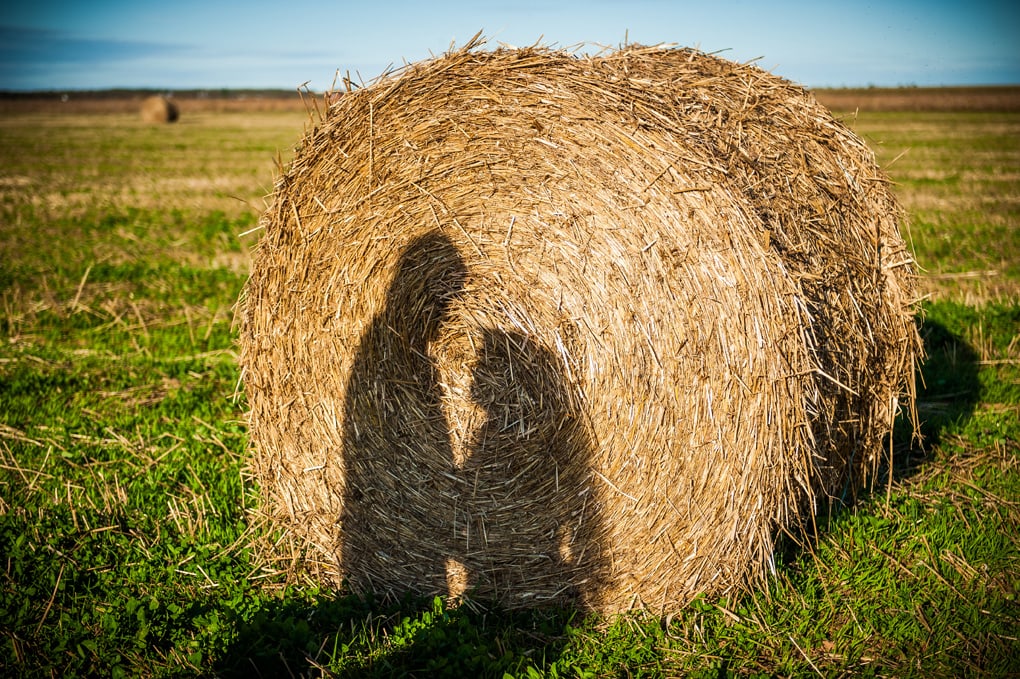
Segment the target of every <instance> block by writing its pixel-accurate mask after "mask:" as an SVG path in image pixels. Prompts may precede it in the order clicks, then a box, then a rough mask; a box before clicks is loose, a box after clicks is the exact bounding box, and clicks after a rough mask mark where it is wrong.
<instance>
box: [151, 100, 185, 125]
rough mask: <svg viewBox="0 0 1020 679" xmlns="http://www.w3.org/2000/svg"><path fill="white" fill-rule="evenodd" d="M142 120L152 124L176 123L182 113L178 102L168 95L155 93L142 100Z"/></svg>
mask: <svg viewBox="0 0 1020 679" xmlns="http://www.w3.org/2000/svg"><path fill="white" fill-rule="evenodd" d="M141 114H142V120H143V121H144V122H147V123H151V124H161V123H175V122H177V118H178V117H179V115H180V112H179V111H178V110H177V104H175V103H174V102H172V101H170V100H169V99H167V98H166V97H163V96H160V95H153V96H151V97H146V98H145V99H143V100H142V107H141Z"/></svg>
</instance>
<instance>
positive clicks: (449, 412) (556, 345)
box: [240, 42, 920, 613]
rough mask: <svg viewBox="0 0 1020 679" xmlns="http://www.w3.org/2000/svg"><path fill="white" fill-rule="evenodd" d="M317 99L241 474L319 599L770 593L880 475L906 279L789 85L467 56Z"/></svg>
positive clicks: (880, 192)
mask: <svg viewBox="0 0 1020 679" xmlns="http://www.w3.org/2000/svg"><path fill="white" fill-rule="evenodd" d="M323 105H324V109H323V111H322V112H321V113H320V118H319V119H318V121H317V124H315V125H314V126H313V127H312V129H310V130H309V131H308V132H307V133H306V135H305V136H304V139H303V140H302V142H301V146H300V148H299V149H298V150H297V152H296V155H295V157H294V160H293V162H292V164H291V165H290V166H289V168H288V169H287V170H286V171H285V172H284V173H283V174H282V176H280V177H279V179H278V181H277V185H276V189H275V195H274V198H273V202H272V204H271V207H270V208H269V210H268V211H267V212H266V213H265V215H264V217H263V219H262V222H261V224H262V226H263V227H264V229H265V231H264V235H263V236H262V238H261V240H260V243H259V245H258V247H257V250H256V252H255V257H254V261H253V266H252V272H251V277H250V280H249V282H248V284H247V286H246V290H245V295H244V298H243V300H242V306H241V337H240V356H241V358H240V360H241V365H242V370H243V372H242V375H243V380H244V384H245V387H246V390H247V397H248V403H249V407H250V413H249V423H250V434H251V442H252V445H253V451H254V454H253V461H252V466H253V470H254V473H255V476H256V478H257V479H258V481H259V483H260V485H261V489H262V492H263V494H264V501H265V508H266V510H267V511H268V512H269V513H270V514H271V515H272V517H273V519H274V520H275V521H276V522H277V525H278V526H279V527H280V528H281V529H282V531H283V537H282V538H281V540H280V541H279V543H278V544H279V545H283V546H289V547H288V548H289V549H292V550H294V552H293V554H295V555H300V558H299V559H298V557H297V556H295V559H298V560H300V562H301V563H302V564H303V567H305V568H308V569H310V571H311V574H312V576H313V577H315V578H317V579H319V580H320V581H321V582H323V583H325V584H330V585H337V586H339V585H340V584H341V583H342V582H346V583H347V585H348V586H349V587H350V588H351V589H352V590H353V591H356V592H360V593H367V592H375V593H376V594H394V595H396V594H399V593H401V592H404V591H411V592H415V593H419V594H425V595H430V594H449V595H453V596H459V595H464V594H467V595H473V596H475V597H481V598H486V599H490V600H496V601H497V602H499V603H500V604H502V605H505V606H509V607H518V606H529V605H535V604H541V603H546V602H564V601H570V602H574V603H577V604H579V605H581V606H584V607H588V608H592V609H596V610H600V611H603V612H607V613H609V612H613V611H619V610H623V609H627V608H630V607H632V606H643V607H647V608H649V609H651V610H654V611H658V612H662V613H668V612H669V611H673V610H677V609H678V608H680V607H682V606H684V605H685V604H687V603H688V602H689V601H690V600H691V598H692V597H694V596H696V595H698V594H705V595H708V596H719V595H724V594H729V593H732V592H734V591H736V590H740V589H743V588H746V587H748V586H752V585H755V584H758V583H760V582H761V581H762V580H763V579H764V578H765V577H766V576H767V574H768V572H769V570H770V568H771V567H772V565H773V558H774V556H773V555H774V552H775V548H776V541H777V539H778V538H779V536H780V535H782V534H784V533H786V534H789V535H792V536H794V537H795V538H797V539H803V538H808V537H810V535H811V534H812V517H813V516H814V514H815V512H816V511H817V510H818V509H819V508H821V507H822V506H824V505H825V504H827V503H829V502H832V501H841V500H848V499H849V498H851V497H852V496H853V493H854V492H855V491H856V490H857V489H858V488H859V487H860V485H861V483H862V482H864V481H865V480H866V477H867V475H868V474H873V472H874V470H875V469H876V466H877V464H878V462H879V460H880V458H881V457H882V455H883V450H884V448H883V445H884V444H883V441H884V440H886V437H887V435H888V433H889V431H890V427H891V424H892V421H893V418H894V417H895V416H896V413H897V412H898V409H899V404H900V403H901V402H905V403H908V404H912V399H913V366H914V361H915V360H916V358H917V356H918V352H919V351H920V345H919V341H918V336H917V331H916V328H915V326H914V322H913V311H914V310H913V301H914V292H913V286H914V265H913V262H912V258H911V256H910V253H909V252H908V250H907V248H906V247H905V245H904V241H903V239H902V238H901V236H900V233H899V226H900V220H901V213H900V211H899V209H898V207H897V205H896V203H895V201H894V198H893V196H892V194H891V193H890V189H889V182H888V181H887V180H886V178H885V177H884V176H883V175H882V173H881V171H880V170H879V169H878V168H877V166H876V164H875V161H874V158H873V156H872V154H871V153H870V152H869V150H868V149H867V147H866V146H865V144H864V143H863V142H862V141H861V140H860V139H859V138H858V137H856V136H855V135H854V134H853V133H852V132H851V131H850V130H849V129H848V128H847V127H845V126H844V125H843V124H842V123H841V122H839V121H838V120H835V119H834V118H833V117H832V116H831V115H830V114H829V113H828V112H827V111H826V110H825V109H824V108H823V107H822V106H820V105H819V104H818V103H817V102H816V101H815V99H814V98H813V97H812V96H811V95H810V94H809V93H807V92H806V91H804V90H803V89H802V88H800V87H798V86H796V85H794V84H791V83H790V82H788V81H785V80H783V79H781V78H779V77H776V76H774V75H771V74H769V73H767V72H764V71H762V70H760V69H758V68H756V67H754V66H752V65H741V64H735V63H731V62H728V61H725V60H722V59H719V58H716V57H713V56H709V55H705V54H703V53H700V52H697V51H694V50H690V49H673V48H665V47H642V46H629V47H625V48H622V49H620V50H618V51H614V52H609V53H602V54H598V55H578V54H570V53H566V52H561V51H555V50H550V49H545V48H540V47H533V48H528V49H510V48H500V49H495V50H492V51H487V50H482V49H478V44H477V43H474V42H473V43H471V44H469V45H468V46H467V47H465V48H463V49H460V50H456V51H452V52H451V53H449V54H446V55H443V56H440V57H437V58H434V59H431V60H427V61H424V62H420V63H415V64H411V65H408V66H407V67H405V68H403V69H401V70H400V71H398V72H395V73H391V74H388V75H386V76H384V77H382V78H380V79H379V80H377V81H375V82H373V83H371V84H370V85H368V86H366V87H362V88H356V87H354V86H352V85H350V84H348V86H347V88H346V91H344V92H343V93H342V96H332V95H327V99H326V100H325V102H324V104H323ZM279 549H283V547H279Z"/></svg>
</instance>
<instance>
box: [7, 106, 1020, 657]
mask: <svg viewBox="0 0 1020 679" xmlns="http://www.w3.org/2000/svg"><path fill="white" fill-rule="evenodd" d="M883 94H885V95H887V97H888V98H887V99H884V100H883V99H881V96H882V95H883ZM920 94H925V95H931V98H930V100H929V101H930V102H940V103H930V104H929V105H927V106H919V105H917V102H918V101H919V100H920V99H919V98H918V95H919V92H918V91H917V90H908V91H903V92H896V91H873V90H862V91H858V92H857V93H856V94H855V93H854V92H825V93H821V94H820V97H821V98H822V100H823V101H827V102H829V101H831V102H832V104H831V105H833V106H838V107H839V109H838V110H839V111H841V112H843V113H845V114H846V116H847V121H848V123H849V124H850V126H851V127H852V128H853V129H854V130H855V131H857V133H858V134H860V135H861V136H862V137H864V139H865V140H866V141H867V142H868V143H869V145H870V146H871V147H872V149H873V150H874V151H875V153H876V156H877V158H878V161H879V164H880V165H882V166H883V167H884V168H885V169H886V170H887V172H888V173H889V175H890V176H891V178H892V180H893V181H894V183H895V192H896V194H897V196H898V197H899V199H900V200H901V202H902V203H903V205H904V207H905V208H906V210H907V211H908V213H909V215H910V230H909V234H907V235H908V239H909V241H910V242H911V243H912V245H913V248H914V250H915V252H916V255H917V259H918V261H919V263H920V265H921V267H922V269H923V272H922V273H923V280H922V287H923V289H924V293H925V295H926V298H925V300H924V301H923V302H922V305H921V306H922V310H923V313H922V314H920V315H919V316H918V319H917V322H918V323H919V324H920V328H921V334H922V337H923V339H924V341H925V345H926V350H927V352H928V355H929V359H928V361H927V362H926V364H925V365H924V366H923V367H922V369H921V371H920V372H921V374H920V376H919V377H920V379H921V380H923V383H919V393H920V400H919V404H918V409H919V414H920V416H921V419H922V421H923V433H924V435H925V443H924V444H923V445H921V444H918V443H917V442H915V441H912V439H911V437H910V436H909V433H908V432H906V427H903V431H902V432H899V433H898V434H897V435H896V436H895V437H894V441H893V445H894V449H895V464H894V465H893V467H892V469H888V468H886V469H884V470H883V471H882V473H881V474H880V478H879V480H878V484H877V487H876V488H875V489H873V491H872V492H871V493H870V494H867V495H866V496H865V497H864V498H863V499H862V501H861V502H860V503H859V504H858V505H857V506H856V507H854V508H845V509H841V510H839V511H837V512H835V513H833V514H832V515H830V516H826V517H823V525H822V526H821V528H822V537H821V539H820V540H819V542H818V543H817V544H816V545H813V546H812V547H811V548H810V549H807V550H799V549H796V548H794V547H793V546H787V547H788V548H787V549H786V550H785V551H784V553H783V554H781V555H780V557H781V558H780V559H779V564H780V565H779V571H778V573H777V574H776V576H775V577H774V578H773V579H772V580H771V581H770V583H769V586H768V587H767V588H766V589H765V590H763V591H760V592H757V593H755V594H752V595H746V596H744V597H741V598H739V599H736V600H708V599H699V600H697V601H695V603H694V604H693V605H692V606H691V607H690V608H689V609H687V610H685V611H684V612H683V613H681V614H678V615H676V616H673V617H671V618H670V619H668V620H665V621H660V620H658V619H650V618H645V617H642V616H640V615H628V616H623V617H621V618H614V619H611V620H604V619H598V618H594V617H591V618H583V617H581V616H579V615H578V614H576V613H572V612H571V611H567V610H541V611H523V612H522V611H515V612H512V613H508V612H501V611H496V610H486V609H485V608H483V607H482V606H481V605H480V604H479V605H475V606H471V607H467V606H462V607H459V608H457V607H450V606H447V604H446V602H444V601H443V600H440V599H437V600H435V601H415V600H410V599H409V600H406V601H404V602H402V603H400V604H392V605H391V604H382V603H378V602H372V601H360V600H356V599H354V598H352V597H348V596H345V595H344V594H343V593H342V592H340V593H333V592H327V591H321V590H319V589H316V588H315V587H314V586H312V585H311V584H309V583H308V582H306V581H304V580H302V579H301V578H300V577H298V578H289V579H288V578H287V577H285V576H284V575H283V574H282V572H280V570H278V569H277V566H279V564H269V563H264V562H260V561H258V560H257V558H256V556H255V550H253V549H252V544H253V542H254V541H255V540H257V539H264V538H266V537H270V538H271V537H272V536H270V535H268V533H267V531H268V528H267V527H266V526H265V525H264V524H263V523H262V522H261V520H260V519H259V518H258V517H259V514H258V513H257V511H256V508H257V494H258V488H257V487H256V486H255V484H254V482H253V480H252V479H251V478H249V476H248V475H247V473H246V456H247V454H248V453H247V450H246V446H247V431H246V427H245V424H244V411H245V403H244V394H243V393H239V391H238V383H239V375H238V371H237V363H236V359H237V356H236V354H235V341H236V338H237V336H236V329H235V327H234V325H233V311H234V304H235V302H236V300H237V295H238V293H239V292H240V290H241V288H242V286H243V285H244V282H245V280H246V275H247V270H248V262H249V255H248V250H249V248H250V247H251V246H252V245H253V244H254V242H255V240H256V239H257V237H258V235H259V234H258V229H257V217H258V215H259V214H260V212H261V211H262V210H263V209H264V207H265V203H264V197H265V196H266V195H267V194H268V193H269V192H270V191H271V188H272V184H273V177H274V172H275V165H276V163H277V160H278V159H280V160H282V161H283V162H286V160H287V158H288V157H289V156H290V154H291V148H292V146H293V145H294V144H295V143H297V142H298V140H299V138H300V135H301V131H302V129H303V127H304V126H305V125H307V124H308V123H309V121H310V119H309V116H308V115H307V114H306V113H305V112H303V111H302V110H300V108H299V107H292V106H291V105H290V104H287V105H280V106H276V105H275V104H274V105H271V106H270V105H266V104H265V102H264V101H263V100H257V101H258V102H259V103H258V104H256V100H253V101H252V102H251V106H250V107H249V109H247V110H245V109H244V107H243V106H241V105H240V104H237V103H236V102H235V100H231V101H232V102H235V103H231V104H230V106H222V107H216V106H213V105H207V106H205V107H204V108H203V107H195V108H192V109H190V110H189V107H188V106H187V101H183V102H182V103H181V118H180V120H179V121H178V122H177V123H175V124H174V125H172V126H160V127H151V126H148V125H145V124H144V123H143V122H142V121H141V120H140V118H139V116H138V114H137V111H136V110H135V109H133V108H127V105H126V104H123V106H124V108H117V107H115V106H110V105H109V102H107V104H104V106H105V108H104V106H99V105H98V104H97V105H95V106H92V107H85V106H83V107H82V110H81V111H77V112H69V111H62V112H46V111H39V110H32V111H29V110H20V109H19V110H15V109H14V108H11V107H6V108H3V113H2V114H0V158H2V160H3V163H2V165H0V333H2V337H0V339H2V341H0V554H2V555H3V556H4V558H3V559H2V560H0V568H2V574H0V674H3V675H5V676H8V675H23V676H50V675H53V674H58V675H66V676H77V675H112V676H125V675H127V676H168V675H175V676H177V675H181V674H185V675H219V676H231V675H243V676H251V675H252V674H256V675H257V674H261V675H262V676H280V675H283V676H287V675H288V673H291V674H293V675H297V676H301V675H312V676H319V675H324V676H412V675H413V676H433V675H443V674H447V675H451V676H476V675H477V676H497V677H502V676H504V675H510V676H526V677H540V676H549V677H564V676H570V677H573V676H663V675H695V676H728V675H730V674H754V673H762V674H766V675H814V674H816V673H817V674H821V675H823V676H831V675H844V674H853V675H858V674H860V675H874V676H887V675H889V676H959V675H979V676H1011V675H1016V674H1017V673H1018V672H1020V642H1018V634H1020V603H1018V601H1017V595H1018V591H1020V466H1018V454H1020V110H1018V108H1017V107H1015V106H1013V107H1010V106H1006V105H998V104H995V105H993V104H990V103H989V104H987V105H986V106H984V107H983V108H980V107H975V106H973V105H967V106H965V105H964V102H972V101H974V100H975V99H980V97H976V96H970V97H968V96H966V95H967V92H966V91H964V92H963V93H962V94H959V93H957V95H958V98H957V99H956V100H955V101H956V102H957V105H955V106H953V105H949V104H946V103H945V102H946V101H948V100H947V99H945V98H938V97H936V96H935V93H933V92H925V91H923V90H922V91H920ZM942 94H945V93H942ZM970 94H971V95H974V93H970ZM993 94H994V95H995V96H996V97H1000V98H999V99H996V100H995V101H1014V102H1015V101H1016V99H1017V90H1016V89H1011V90H1008V91H1006V93H1005V94H1003V91H1000V90H998V89H996V90H995V91H994V92H993ZM865 95H866V96H867V97H868V98H865ZM1000 95H1001V96H1000ZM946 96H948V95H946ZM981 96H986V95H981ZM987 96H988V97H991V96H992V95H987ZM876 97H877V98H876ZM904 97H905V98H906V99H909V101H910V102H912V103H911V104H910V105H907V104H904V103H902V102H903V101H905V99H904ZM1003 97H1004V98H1003ZM1011 97H1012V98H1011ZM855 102H857V103H855ZM862 102H864V103H862ZM897 102H899V103H897ZM904 109H912V110H904ZM914 109H916V110H914ZM975 109H977V110H975ZM993 109H994V110H993ZM855 110H857V114H856V115H853V112H854V111H855Z"/></svg>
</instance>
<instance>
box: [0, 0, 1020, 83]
mask: <svg viewBox="0 0 1020 679" xmlns="http://www.w3.org/2000/svg"><path fill="white" fill-rule="evenodd" d="M6 4H7V5H8V6H7V7H5V8H4V9H3V10H2V13H0V90H39V89H45V90H76V89H105V88H113V87H152V88H163V89H185V88H222V87H228V88H244V87H255V88H263V87H265V88H286V89H293V88H296V87H298V86H299V85H301V84H302V83H304V82H306V81H307V82H308V84H309V87H311V88H312V89H314V90H323V89H326V88H328V87H329V86H330V85H331V84H332V82H333V78H334V75H335V74H336V72H337V71H338V70H339V71H341V72H348V71H349V72H350V73H351V74H352V75H353V76H354V77H355V79H358V76H359V75H360V77H361V79H363V80H369V79H371V78H373V77H375V76H377V75H379V74H380V73H381V72H382V71H383V70H384V69H386V67H387V66H388V65H391V64H392V65H400V64H401V63H402V62H403V61H417V60H419V59H423V58H426V57H428V56H429V55H430V54H439V53H442V52H444V51H446V50H447V49H448V48H449V46H450V44H451V43H456V44H458V45H460V44H463V43H464V42H465V41H467V40H468V39H469V38H471V36H472V35H474V34H475V33H476V32H477V31H479V30H482V31H483V32H484V35H485V36H486V37H487V38H488V40H489V43H488V44H489V45H490V46H496V45H498V44H509V45H517V46H521V45H530V44H534V43H536V42H541V43H542V44H545V45H553V46H558V47H572V46H574V45H577V44H579V43H588V44H594V45H607V46H618V45H620V44H621V43H623V42H624V41H625V40H629V41H630V42H638V43H644V44H659V43H676V44H679V45H684V46H691V47H698V48H700V49H702V50H704V51H707V52H717V51H718V52H720V54H721V55H722V56H725V57H727V58H729V59H732V60H735V61H748V60H752V59H758V61H757V63H758V65H759V66H761V67H763V68H765V69H767V70H770V71H772V72H773V73H776V74H778V75H781V76H783V77H786V78H789V79H791V80H794V81H796V82H799V83H801V84H803V85H806V86H808V87H827V86H828V87H839V86H867V85H877V86H897V85H919V86H926V85H973V84H1020V3H1017V2H1016V0H1003V1H982V0H971V1H960V2H945V1H940V0H891V1H888V2H881V1H874V2H871V1H868V0H857V1H853V0H842V1H841V2H829V1H828V0H814V1H806V0H756V1H754V2H745V1H742V0H729V1H727V0H720V1H713V0H697V1H695V2H688V1H680V0H677V1H669V0H615V1H614V0H564V1H556V0H547V1H545V2H541V1H535V0H519V1H518V2H510V1H509V0H500V1H497V2H485V1H484V0H475V1H473V2H462V1H460V0H456V1H452V2H441V1H433V2H428V0H416V1H404V0H375V1H373V2H347V1H334V2H328V1H326V0H273V1H272V2H267V1H264V0H251V1H249V2H217V1H216V0H159V1H158V2H152V1H150V0H130V1H121V0H95V1H93V2H80V1H79V2H73V3H72V2H67V1H66V0H65V1H64V2H54V1H53V0H34V1H30V2H24V3H18V4H17V5H12V4H11V3H6ZM589 51H594V48H589Z"/></svg>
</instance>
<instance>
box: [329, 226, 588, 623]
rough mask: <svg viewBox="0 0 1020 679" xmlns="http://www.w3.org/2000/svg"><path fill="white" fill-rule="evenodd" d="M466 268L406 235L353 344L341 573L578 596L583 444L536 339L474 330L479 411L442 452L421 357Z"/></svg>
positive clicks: (552, 364)
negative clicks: (467, 432) (463, 437)
mask: <svg viewBox="0 0 1020 679" xmlns="http://www.w3.org/2000/svg"><path fill="white" fill-rule="evenodd" d="M466 275H467V272H466V270H465V266H464V263H463V262H462V260H461V257H460V255H459V254H458V251H457V248H456V247H455V246H454V244H453V243H452V242H450V241H449V239H447V238H446V237H445V236H442V235H441V234H435V233H432V234H426V235H425V236H423V237H421V238H419V239H416V240H414V241H412V242H411V243H410V244H409V245H408V246H407V247H406V248H405V250H404V252H403V254H402V255H401V257H400V261H399V263H398V264H397V267H396V274H395V275H394V277H393V280H392V282H391V284H390V287H389V291H388V293H387V295H386V304H385V307H384V309H383V311H382V313H381V314H379V316H378V317H377V318H375V319H374V320H373V321H372V323H371V324H370V325H369V328H368V330H367V331H366V333H365V335H364V337H363V339H362V340H361V343H360V345H359V346H358V349H357V353H356V356H355V358H354V366H353V368H352V370H351V377H350V380H349V382H348V386H347V389H346V397H345V403H346V407H347V411H346V413H345V416H344V441H343V450H344V451H345V465H346V479H345V485H346V491H345V493H344V497H343V510H342V514H341V517H340V525H342V526H343V530H344V539H343V543H342V548H341V559H340V563H341V567H342V572H343V573H345V574H347V577H348V580H349V582H350V584H351V585H352V586H353V588H354V589H355V590H356V591H359V592H373V591H375V592H386V591H392V589H393V586H392V583H393V582H401V583H415V584H416V587H418V588H420V590H421V591H424V592H430V591H435V592H440V591H443V592H446V591H451V592H452V593H453V594H454V595H459V594H461V593H463V592H465V591H469V592H471V593H473V595H475V596H481V597H485V598H487V599H495V600H497V601H500V602H501V603H504V604H509V605H511V606H512V605H514V604H516V605H521V604H524V603H527V604H533V605H535V604H541V603H543V602H548V601H551V600H553V599H557V598H559V599H563V598H565V597H567V598H574V597H576V596H577V595H579V594H581V593H582V591H583V590H585V591H587V592H588V593H589V597H588V598H590V597H591V596H594V595H595V594H596V593H597V592H598V591H599V587H598V583H597V578H598V575H599V574H600V573H601V572H603V571H604V566H600V565H598V563H597V559H598V550H597V548H596V547H594V546H592V545H590V544H589V543H588V540H587V538H588V537H589V536H591V535H593V534H594V535H599V534H601V532H602V531H601V530H599V529H598V528H597V527H596V526H595V522H596V521H597V515H596V514H595V513H594V511H593V510H594V507H595V503H593V502H588V500H589V499H590V498H589V497H588V496H589V495H590V492H591V491H590V488H591V483H590V479H589V477H590V473H591V472H590V470H589V465H590V460H591V455H592V451H591V443H590V441H589V440H588V438H587V435H586V432H585V430H584V427H583V426H582V425H581V423H580V422H579V421H578V415H577V414H576V413H574V412H572V409H571V406H570V403H569V401H570V399H569V397H568V396H567V394H566V384H565V380H564V378H563V377H562V376H561V375H560V374H559V373H558V372H557V367H556V366H557V360H556V359H555V357H554V356H552V355H551V354H550V353H549V351H548V350H547V349H545V348H543V347H540V346H538V345H537V344H535V343H534V342H533V341H532V340H529V338H528V337H527V336H525V335H523V334H521V333H517V332H503V331H500V330H495V329H485V330H483V331H482V332H481V334H480V338H479V340H478V346H479V350H478V354H477V363H476V364H475V366H474V368H473V378H472V380H471V384H470V386H469V392H470V399H471V401H473V402H474V403H476V404H477V405H478V406H479V408H480V409H481V410H482V411H483V412H482V414H481V415H480V419H479V422H478V424H477V425H476V426H472V427H470V429H471V430H472V431H473V432H474V435H473V436H472V438H470V439H469V440H468V441H467V442H466V443H467V445H466V446H465V447H464V451H463V452H462V453H461V454H460V456H459V458H460V459H458V456H457V455H456V454H455V450H454V445H453V442H452V441H451V439H450V432H451V431H452V430H453V428H452V427H451V426H450V423H448V422H447V418H446V414H445V412H444V407H443V399H444V394H443V388H442V386H441V384H440V381H441V376H440V373H439V370H438V369H437V368H436V366H435V361H434V359H432V358H431V357H430V356H429V355H428V352H429V347H430V345H431V344H433V343H435V342H436V341H437V340H438V339H439V337H440V335H441V333H442V331H443V324H444V322H446V321H447V320H448V316H449V310H450V306H451V304H452V303H453V301H454V300H455V299H456V298H457V296H458V295H459V294H460V293H461V292H462V291H463V286H464V283H465V278H466ZM408 555H411V558H408ZM397 594H399V592H397ZM524 597H527V598H526V599H525V598H524Z"/></svg>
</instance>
